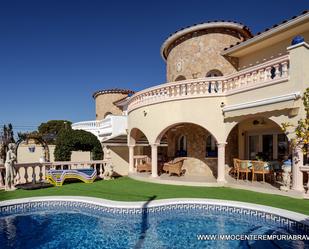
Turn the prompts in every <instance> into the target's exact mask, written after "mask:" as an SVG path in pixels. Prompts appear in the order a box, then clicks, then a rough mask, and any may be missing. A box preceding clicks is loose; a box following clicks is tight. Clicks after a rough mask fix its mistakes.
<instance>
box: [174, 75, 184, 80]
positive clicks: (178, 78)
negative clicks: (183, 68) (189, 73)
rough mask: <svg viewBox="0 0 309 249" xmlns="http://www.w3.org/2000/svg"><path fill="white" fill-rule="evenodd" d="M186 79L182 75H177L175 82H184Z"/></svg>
mask: <svg viewBox="0 0 309 249" xmlns="http://www.w3.org/2000/svg"><path fill="white" fill-rule="evenodd" d="M185 79H186V77H185V76H183V75H178V76H177V78H176V79H175V81H181V80H185Z"/></svg>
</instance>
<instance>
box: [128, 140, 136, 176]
mask: <svg viewBox="0 0 309 249" xmlns="http://www.w3.org/2000/svg"><path fill="white" fill-rule="evenodd" d="M134 147H135V146H134V145H129V173H133V172H134Z"/></svg>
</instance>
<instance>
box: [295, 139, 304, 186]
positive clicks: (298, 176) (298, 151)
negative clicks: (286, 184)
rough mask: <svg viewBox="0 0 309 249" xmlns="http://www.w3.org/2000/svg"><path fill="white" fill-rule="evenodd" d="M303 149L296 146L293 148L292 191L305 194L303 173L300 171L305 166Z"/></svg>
mask: <svg viewBox="0 0 309 249" xmlns="http://www.w3.org/2000/svg"><path fill="white" fill-rule="evenodd" d="M301 147H302V146H300V145H296V146H295V147H294V148H293V165H292V189H293V190H296V191H301V192H304V185H303V173H302V172H301V171H300V169H299V167H301V166H303V165H304V154H303V151H302V148H301Z"/></svg>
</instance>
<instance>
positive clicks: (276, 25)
mask: <svg viewBox="0 0 309 249" xmlns="http://www.w3.org/2000/svg"><path fill="white" fill-rule="evenodd" d="M308 12H309V11H308V10H305V11H303V12H302V13H301V14H299V15H297V16H293V17H292V18H290V19H287V20H283V21H282V22H281V23H279V24H274V25H273V26H272V27H269V28H266V29H265V30H263V31H260V32H258V33H256V35H255V36H252V37H251V38H249V39H248V40H250V39H252V38H253V37H256V36H259V35H261V34H263V33H265V32H267V31H269V30H271V29H273V28H276V27H278V26H281V25H283V24H285V23H287V22H288V21H291V20H293V19H295V18H297V17H300V16H302V15H305V14H307V13H308ZM240 43H242V42H237V43H235V44H234V45H231V46H229V47H227V48H225V49H224V50H227V49H229V48H232V47H235V46H236V45H239V44H240Z"/></svg>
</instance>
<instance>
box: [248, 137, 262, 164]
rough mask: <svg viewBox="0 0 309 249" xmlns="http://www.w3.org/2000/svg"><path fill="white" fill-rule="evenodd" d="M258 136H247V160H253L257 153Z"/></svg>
mask: <svg viewBox="0 0 309 249" xmlns="http://www.w3.org/2000/svg"><path fill="white" fill-rule="evenodd" d="M259 141H260V139H259V135H253V136H249V159H250V160H255V159H256V155H257V153H259V147H260V146H259Z"/></svg>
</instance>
